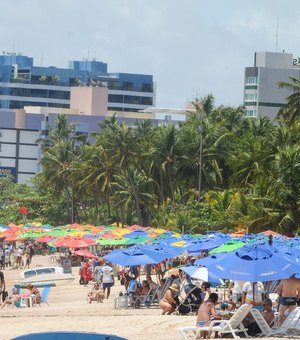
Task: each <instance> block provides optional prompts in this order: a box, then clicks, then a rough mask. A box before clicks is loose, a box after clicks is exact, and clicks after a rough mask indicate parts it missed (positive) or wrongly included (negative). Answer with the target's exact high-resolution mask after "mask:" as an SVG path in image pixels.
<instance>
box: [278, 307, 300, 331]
mask: <svg viewBox="0 0 300 340" xmlns="http://www.w3.org/2000/svg"><path fill="white" fill-rule="evenodd" d="M291 332H292V333H293V332H299V333H300V307H297V308H295V309H294V310H292V311H291V313H290V314H289V315H288V316H287V318H286V319H285V320H284V322H283V324H282V325H281V326H280V327H278V328H276V329H274V330H273V332H272V335H280V334H286V335H289V334H290V333H291Z"/></svg>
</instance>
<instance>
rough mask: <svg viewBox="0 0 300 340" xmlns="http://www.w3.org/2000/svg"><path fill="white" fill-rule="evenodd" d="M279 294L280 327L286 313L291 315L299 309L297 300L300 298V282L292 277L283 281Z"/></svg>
mask: <svg viewBox="0 0 300 340" xmlns="http://www.w3.org/2000/svg"><path fill="white" fill-rule="evenodd" d="M277 294H278V295H279V297H280V305H279V309H278V311H279V326H281V325H282V323H283V322H284V320H285V313H286V312H288V313H290V312H291V311H292V310H293V309H295V308H296V307H297V300H298V299H299V296H300V280H299V279H296V278H295V275H292V276H291V277H290V278H289V279H285V280H281V281H280V283H279V285H278V287H277Z"/></svg>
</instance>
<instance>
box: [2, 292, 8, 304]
mask: <svg viewBox="0 0 300 340" xmlns="http://www.w3.org/2000/svg"><path fill="white" fill-rule="evenodd" d="M7 297H8V292H7V291H6V290H4V291H3V292H2V302H4V301H5V299H6V298H7Z"/></svg>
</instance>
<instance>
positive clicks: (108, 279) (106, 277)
mask: <svg viewBox="0 0 300 340" xmlns="http://www.w3.org/2000/svg"><path fill="white" fill-rule="evenodd" d="M101 271H102V288H103V292H104V293H105V291H106V289H107V294H106V298H107V299H108V297H109V295H110V289H111V287H112V286H113V285H114V284H115V278H114V271H113V269H112V267H110V266H109V264H108V262H106V264H105V266H104V267H102V268H101Z"/></svg>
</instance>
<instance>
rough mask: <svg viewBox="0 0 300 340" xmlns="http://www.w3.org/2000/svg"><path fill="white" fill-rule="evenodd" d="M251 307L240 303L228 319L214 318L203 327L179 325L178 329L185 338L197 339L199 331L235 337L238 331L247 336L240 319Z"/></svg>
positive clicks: (237, 337)
mask: <svg viewBox="0 0 300 340" xmlns="http://www.w3.org/2000/svg"><path fill="white" fill-rule="evenodd" d="M251 309H252V306H250V305H242V306H241V307H240V308H238V310H237V311H236V312H235V313H234V314H233V316H232V317H231V318H230V319H229V320H221V321H220V320H218V321H217V320H215V321H212V322H211V324H210V325H209V326H204V327H179V328H178V330H179V331H180V332H181V335H182V337H183V339H185V340H190V339H197V337H198V336H199V335H200V332H204V331H205V332H208V333H209V334H211V333H212V332H218V333H221V334H231V335H232V336H233V338H235V339H239V338H240V336H239V335H238V333H244V335H245V336H246V337H247V338H248V337H249V335H248V333H247V329H246V328H245V327H244V325H243V323H242V321H243V320H244V319H245V317H246V316H247V314H248V313H249V312H250V311H251Z"/></svg>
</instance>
